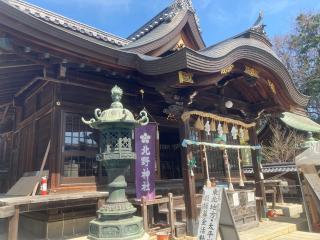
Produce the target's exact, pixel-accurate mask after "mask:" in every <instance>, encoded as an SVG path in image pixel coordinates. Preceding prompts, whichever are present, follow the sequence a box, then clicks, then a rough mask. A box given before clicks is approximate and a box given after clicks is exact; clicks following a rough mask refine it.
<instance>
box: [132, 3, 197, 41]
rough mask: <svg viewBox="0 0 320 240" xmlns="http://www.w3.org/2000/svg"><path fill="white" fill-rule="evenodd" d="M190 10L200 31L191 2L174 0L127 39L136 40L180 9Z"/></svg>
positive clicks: (168, 20)
mask: <svg viewBox="0 0 320 240" xmlns="http://www.w3.org/2000/svg"><path fill="white" fill-rule="evenodd" d="M186 10H189V11H191V12H192V13H193V14H194V16H195V20H196V23H197V27H198V30H199V32H201V28H200V20H199V17H198V16H197V14H196V12H195V10H194V8H193V4H192V1H191V0H175V1H174V2H173V4H171V5H170V6H169V7H167V8H165V9H164V10H163V11H161V12H160V13H159V14H158V15H156V16H155V17H154V18H152V19H151V20H150V21H148V22H147V23H146V24H144V25H143V26H142V27H140V28H139V29H138V30H136V31H135V32H134V33H132V34H131V35H130V36H129V37H128V39H129V40H130V41H133V42H134V41H136V40H138V39H140V38H142V37H143V36H145V35H146V34H148V33H149V32H151V31H152V30H153V29H154V28H156V27H157V26H159V25H160V24H162V23H164V22H171V21H172V19H173V18H174V17H175V16H176V15H177V14H178V13H179V12H180V11H186Z"/></svg>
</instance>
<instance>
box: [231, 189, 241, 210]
mask: <svg viewBox="0 0 320 240" xmlns="http://www.w3.org/2000/svg"><path fill="white" fill-rule="evenodd" d="M232 200H233V206H234V207H238V206H239V205H240V202H239V193H237V192H236V193H233V194H232Z"/></svg>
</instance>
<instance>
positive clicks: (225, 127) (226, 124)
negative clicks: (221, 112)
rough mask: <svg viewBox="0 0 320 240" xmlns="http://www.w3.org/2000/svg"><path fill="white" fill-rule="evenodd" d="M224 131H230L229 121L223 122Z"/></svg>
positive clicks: (226, 132) (225, 132)
mask: <svg viewBox="0 0 320 240" xmlns="http://www.w3.org/2000/svg"><path fill="white" fill-rule="evenodd" d="M223 133H224V134H228V133H229V128H228V123H226V122H225V123H223Z"/></svg>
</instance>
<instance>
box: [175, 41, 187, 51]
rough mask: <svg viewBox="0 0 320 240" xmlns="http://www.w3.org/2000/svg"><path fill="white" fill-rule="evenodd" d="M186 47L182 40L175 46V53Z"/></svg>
mask: <svg viewBox="0 0 320 240" xmlns="http://www.w3.org/2000/svg"><path fill="white" fill-rule="evenodd" d="M185 47H186V44H185V43H184V41H183V39H182V38H180V40H179V42H177V44H176V45H175V46H174V48H173V49H172V50H173V51H179V50H181V49H183V48H185Z"/></svg>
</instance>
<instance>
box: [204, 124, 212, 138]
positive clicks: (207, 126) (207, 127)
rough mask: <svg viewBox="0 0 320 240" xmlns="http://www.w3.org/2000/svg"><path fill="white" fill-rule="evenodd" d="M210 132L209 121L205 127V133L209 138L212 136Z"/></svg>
mask: <svg viewBox="0 0 320 240" xmlns="http://www.w3.org/2000/svg"><path fill="white" fill-rule="evenodd" d="M210 130H211V127H210V122H209V121H207V122H206V124H205V125H204V131H205V132H206V133H207V136H209V135H210Z"/></svg>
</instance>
